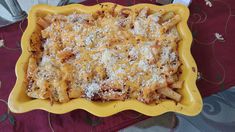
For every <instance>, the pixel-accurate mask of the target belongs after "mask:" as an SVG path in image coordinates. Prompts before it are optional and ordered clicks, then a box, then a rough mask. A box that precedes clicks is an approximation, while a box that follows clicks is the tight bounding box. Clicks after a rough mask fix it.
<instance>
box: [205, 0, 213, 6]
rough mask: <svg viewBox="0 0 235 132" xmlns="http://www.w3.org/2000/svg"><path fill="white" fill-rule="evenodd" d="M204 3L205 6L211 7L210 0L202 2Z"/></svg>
mask: <svg viewBox="0 0 235 132" xmlns="http://www.w3.org/2000/svg"><path fill="white" fill-rule="evenodd" d="M204 1H205V2H206V5H207V6H209V7H212V3H211V1H210V0H204Z"/></svg>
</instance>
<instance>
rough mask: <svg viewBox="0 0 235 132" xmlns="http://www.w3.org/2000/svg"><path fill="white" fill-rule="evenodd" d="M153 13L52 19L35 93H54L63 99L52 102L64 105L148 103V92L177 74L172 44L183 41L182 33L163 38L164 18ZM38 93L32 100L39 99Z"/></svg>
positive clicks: (74, 15)
mask: <svg viewBox="0 0 235 132" xmlns="http://www.w3.org/2000/svg"><path fill="white" fill-rule="evenodd" d="M149 10H150V9H148V8H143V9H141V10H139V12H138V13H137V14H136V13H135V12H134V11H132V10H131V11H129V10H123V12H119V13H114V14H112V13H110V11H104V12H103V14H102V12H98V13H97V14H98V16H96V15H97V14H86V13H82V12H80V13H76V12H74V13H72V14H70V15H67V16H66V15H51V16H47V17H49V18H51V22H50V24H49V26H48V27H46V28H45V29H44V30H42V31H41V37H42V39H41V40H43V44H42V47H43V48H42V49H40V51H37V53H40V52H41V53H40V54H39V55H38V56H39V57H38V58H34V59H35V62H36V63H34V62H33V61H32V64H31V65H33V66H31V67H32V68H34V67H36V70H35V69H34V70H32V69H31V71H34V72H31V73H35V75H33V76H32V74H29V75H30V77H29V78H28V80H29V81H30V79H35V80H34V82H35V83H33V85H32V86H31V85H29V87H34V89H35V93H37V92H36V90H37V89H38V88H39V89H42V87H44V90H41V91H44V93H45V91H46V90H45V88H46V89H47V90H48V91H53V90H54V91H56V93H57V94H58V95H57V94H54V95H51V96H53V99H54V98H56V99H57V98H59V100H56V99H55V100H56V101H60V102H67V101H68V100H69V99H71V98H79V97H85V98H88V99H93V98H99V99H101V100H124V99H127V98H132V96H133V97H134V98H136V99H137V98H138V100H141V101H143V102H144V101H146V100H148V99H144V97H149V96H150V95H143V94H145V93H150V92H144V90H146V89H145V88H146V87H151V86H152V85H154V84H156V83H157V84H161V85H164V84H166V83H167V78H168V77H171V76H175V74H176V73H170V71H171V69H172V68H174V69H176V71H177V69H178V67H179V66H180V60H179V59H178V58H179V57H178V53H177V50H176V49H175V48H173V47H172V46H171V45H170V44H169V43H176V44H177V42H178V41H179V40H180V36H179V34H178V31H177V28H175V26H173V27H171V28H170V29H169V30H168V32H162V30H161V29H162V28H163V26H166V23H165V24H164V25H163V24H162V23H161V19H162V15H163V13H159V12H155V13H152V14H151V13H150V12H149ZM99 13H101V14H102V15H101V14H99ZM99 15H100V16H99ZM164 28H165V27H164ZM171 41H172V42H171ZM173 63H174V65H173ZM31 67H30V66H29V69H30V68H31ZM29 71H30V70H29ZM37 79H38V81H37ZM45 82H46V83H45ZM166 86H167V85H166ZM157 88H158V87H156V89H157ZM153 91H156V90H153ZM153 91H151V92H153ZM35 93H34V94H29V95H31V96H33V97H36V96H35V95H37V94H35ZM38 93H40V92H38ZM151 94H153V93H151ZM155 94H159V93H155ZM47 95H50V94H49V93H47ZM95 95H98V97H96V96H95ZM59 96H63V99H61V98H60V97H59ZM94 96H95V97H94ZM137 96H138V97H137ZM38 97H43V98H49V97H45V96H42V95H40V96H38Z"/></svg>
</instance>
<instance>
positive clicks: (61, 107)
mask: <svg viewBox="0 0 235 132" xmlns="http://www.w3.org/2000/svg"><path fill="white" fill-rule="evenodd" d="M102 5H107V6H110V7H112V6H113V5H114V4H113V3H103V4H102ZM143 7H149V8H150V9H152V10H159V9H165V10H166V11H173V12H175V13H176V14H179V15H180V17H181V22H180V23H179V24H178V25H177V29H178V31H179V33H180V35H181V37H182V41H181V42H180V43H179V56H180V59H181V60H182V63H183V65H182V66H181V68H182V74H181V76H180V78H181V79H182V80H184V81H185V82H184V85H183V88H182V89H180V90H179V91H178V92H179V93H180V94H181V95H182V96H183V99H182V100H181V101H180V102H179V103H177V104H176V103H175V102H174V101H170V100H167V101H163V102H161V103H159V104H157V105H155V104H151V105H147V104H144V103H141V102H138V101H136V100H132V99H129V100H125V101H111V102H92V101H89V100H86V99H83V98H79V99H73V100H71V101H69V102H68V103H63V104H61V103H55V104H53V105H51V104H50V103H49V100H41V99H32V98H30V97H28V96H27V95H26V93H25V90H26V87H27V84H26V82H25V80H24V79H25V78H26V69H27V64H28V59H29V56H30V52H29V51H28V49H29V46H30V41H33V40H32V39H34V37H32V34H33V32H35V31H36V30H37V27H36V18H37V17H43V16H45V15H46V14H71V13H73V12H74V11H81V12H86V13H92V12H95V11H97V10H99V9H100V8H101V5H94V6H84V5H80V4H74V5H68V6H64V7H53V6H47V5H37V6H34V7H33V8H32V9H31V11H30V13H29V17H28V27H27V29H26V31H25V32H24V34H23V37H22V41H21V42H22V43H21V47H22V54H21V56H20V58H19V60H18V61H17V64H16V76H17V81H16V84H15V86H14V88H13V90H12V92H11V93H10V96H9V100H8V105H9V108H10V110H11V111H12V112H15V113H23V112H27V111H31V110H35V109H42V110H46V111H48V112H52V113H57V114H63V113H66V112H70V111H72V110H74V109H84V110H86V111H88V112H90V113H92V114H94V115H97V116H101V117H105V116H110V115H113V114H115V113H118V112H120V111H123V110H135V111H138V112H140V113H142V114H145V115H148V116H157V115H160V114H163V113H165V112H169V111H173V112H177V113H181V114H184V115H190V116H193V115H196V114H198V113H199V112H200V111H201V109H202V99H201V96H200V94H199V91H198V89H197V87H196V83H195V82H196V78H197V67H196V64H195V61H194V59H193V57H192V55H191V52H190V47H191V42H192V35H191V32H190V31H189V29H188V26H187V20H188V17H189V10H188V8H186V7H185V6H183V5H179V4H171V5H166V6H156V5H151V4H139V5H134V6H131V7H128V8H131V9H141V8H143ZM121 8H123V6H120V5H118V6H117V7H116V9H117V10H120V9H121ZM35 39H36V38H35Z"/></svg>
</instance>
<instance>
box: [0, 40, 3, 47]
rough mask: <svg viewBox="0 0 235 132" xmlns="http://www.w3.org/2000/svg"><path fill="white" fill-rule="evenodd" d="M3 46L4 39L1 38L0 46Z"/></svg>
mask: <svg viewBox="0 0 235 132" xmlns="http://www.w3.org/2000/svg"><path fill="white" fill-rule="evenodd" d="M3 46H4V40H3V39H1V40H0V48H1V47H3Z"/></svg>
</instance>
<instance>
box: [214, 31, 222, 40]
mask: <svg viewBox="0 0 235 132" xmlns="http://www.w3.org/2000/svg"><path fill="white" fill-rule="evenodd" d="M215 37H216V38H217V39H218V40H221V41H224V38H223V36H222V35H221V34H219V33H215Z"/></svg>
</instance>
